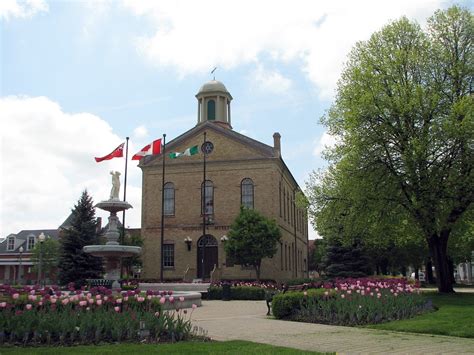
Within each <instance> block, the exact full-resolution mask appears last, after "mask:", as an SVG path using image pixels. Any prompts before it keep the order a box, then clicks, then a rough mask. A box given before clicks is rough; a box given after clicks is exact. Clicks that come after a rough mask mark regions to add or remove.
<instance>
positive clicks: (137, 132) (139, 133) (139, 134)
mask: <svg viewBox="0 0 474 355" xmlns="http://www.w3.org/2000/svg"><path fill="white" fill-rule="evenodd" d="M147 136H148V130H147V129H146V127H145V126H144V125H140V126H138V127H136V128H135V129H134V130H133V137H134V138H136V139H142V138H146V137H147Z"/></svg>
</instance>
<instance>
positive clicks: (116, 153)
mask: <svg viewBox="0 0 474 355" xmlns="http://www.w3.org/2000/svg"><path fill="white" fill-rule="evenodd" d="M124 144H125V143H122V144H120V145H119V146H118V147H117V148H115V149H114V150H113V152H112V153H110V154H107V155H106V156H103V157H100V158H94V159H95V161H96V162H97V163H100V162H101V161H104V160H110V159H113V158H121V157H123V145H124Z"/></svg>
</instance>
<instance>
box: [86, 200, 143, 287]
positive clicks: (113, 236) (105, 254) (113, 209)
mask: <svg viewBox="0 0 474 355" xmlns="http://www.w3.org/2000/svg"><path fill="white" fill-rule="evenodd" d="M96 207H97V208H100V209H102V210H104V211H108V212H110V216H109V225H108V228H107V231H106V232H105V237H106V239H107V242H106V243H105V245H88V246H85V247H84V248H83V250H84V252H86V253H88V254H91V255H93V256H97V257H101V258H103V259H104V261H105V265H104V266H105V272H106V275H105V277H104V278H105V279H108V280H113V284H112V288H114V289H115V288H120V283H119V280H120V261H121V259H122V258H126V257H131V256H135V255H139V254H140V253H141V251H142V248H140V247H135V246H128V245H120V243H119V242H118V240H119V237H120V232H119V230H118V222H119V219H118V217H117V212H120V211H125V210H128V209H129V208H132V205H130V204H129V203H128V202H126V201H120V200H118V199H115V198H113V199H110V200H107V201H102V202H99V203H98V204H97V205H96Z"/></svg>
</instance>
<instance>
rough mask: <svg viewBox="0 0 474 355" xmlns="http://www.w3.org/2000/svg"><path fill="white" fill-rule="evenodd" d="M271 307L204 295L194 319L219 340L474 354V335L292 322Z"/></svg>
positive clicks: (353, 349) (305, 347) (304, 347)
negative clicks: (206, 298)
mask: <svg viewBox="0 0 474 355" xmlns="http://www.w3.org/2000/svg"><path fill="white" fill-rule="evenodd" d="M266 312H267V307H266V305H265V302H264V301H228V302H225V301H203V302H202V307H199V308H197V309H195V310H194V313H193V315H192V320H193V324H194V325H197V326H200V327H202V328H203V329H206V330H207V331H208V335H209V336H210V337H211V338H212V339H215V340H237V339H239V340H248V341H253V342H257V343H266V344H271V345H278V346H286V347H291V348H295V349H302V350H311V351H320V352H337V353H351V354H354V353H364V354H371V353H372V354H381V353H392V354H469V353H470V354H474V339H466V338H456V337H447V336H434V335H423V334H413V333H399V332H389V331H384V330H374V329H361V328H351V327H339V326H330V325H321V324H309V323H300V322H288V321H281V320H275V319H272V318H269V317H267V316H266Z"/></svg>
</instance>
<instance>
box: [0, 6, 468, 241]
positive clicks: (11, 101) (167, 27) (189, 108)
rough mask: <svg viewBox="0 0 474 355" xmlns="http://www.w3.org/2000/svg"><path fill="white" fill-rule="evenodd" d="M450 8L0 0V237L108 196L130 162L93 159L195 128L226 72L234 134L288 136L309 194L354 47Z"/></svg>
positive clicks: (44, 224) (296, 171) (54, 220)
mask: <svg viewBox="0 0 474 355" xmlns="http://www.w3.org/2000/svg"><path fill="white" fill-rule="evenodd" d="M460 4H461V5H464V6H466V4H468V2H464V3H463V2H461V3H460ZM450 5H452V2H450V1H436V0H426V1H424V0H420V1H415V0H407V1H406V0H398V1H380V0H379V1H363V0H361V1H349V0H347V1H314V0H312V1H303V0H295V1H289V0H286V1H275V0H271V1H265V0H262V1H248V0H240V1H225V2H222V1H207V0H201V1H140V0H115V1H107V0H103V1H92V0H90V1H86V0H83V1H73V0H68V1H66V0H63V1H50V0H25V1H19V0H2V1H0V149H1V150H0V238H1V237H6V236H7V235H9V234H10V233H18V232H19V231H21V230H23V229H53V228H57V227H58V226H59V225H60V224H61V223H62V222H63V221H64V220H65V219H66V218H67V216H68V215H69V213H70V211H71V209H72V208H73V206H74V204H75V203H76V202H77V200H78V199H79V197H80V195H81V192H82V191H83V190H84V189H87V191H88V192H89V194H90V195H91V196H92V197H93V199H94V202H96V203H97V202H99V201H101V200H105V199H107V198H108V197H109V192H110V187H111V183H110V175H109V171H111V170H118V171H121V172H122V173H123V171H124V159H113V160H109V161H105V162H102V163H99V164H98V163H96V162H95V161H94V157H95V156H103V155H106V154H107V153H110V152H111V151H112V150H113V149H114V148H115V147H117V146H118V145H119V144H120V143H121V142H124V141H125V137H130V145H129V153H130V156H131V155H133V154H134V153H136V152H137V151H139V150H140V149H141V148H142V147H143V146H145V145H146V144H148V143H150V142H151V141H153V140H154V139H157V138H159V137H161V136H162V134H164V133H166V135H167V140H168V141H169V140H171V139H173V138H175V137H177V136H179V135H180V134H182V133H183V132H185V131H187V130H189V129H191V128H192V127H194V126H195V125H196V121H197V101H196V98H195V95H196V93H197V92H198V90H199V88H200V87H201V86H202V85H203V84H204V83H206V82H208V81H209V80H211V79H212V78H213V77H212V75H211V74H210V71H211V70H212V69H213V68H214V67H217V68H218V69H217V70H216V72H215V76H216V80H219V81H221V82H223V83H224V84H225V86H226V87H227V89H228V90H229V92H230V93H231V95H232V96H233V98H234V99H233V101H232V124H233V129H234V130H236V131H237V132H240V133H242V134H245V135H247V136H249V137H251V138H254V139H256V140H258V141H261V142H263V143H266V144H268V145H273V138H272V135H273V133H274V132H279V133H280V134H281V136H282V138H281V144H282V155H283V159H284V160H285V162H286V164H287V165H288V167H289V168H290V170H291V172H292V173H293V176H294V177H295V179H296V180H297V182H298V183H299V185H300V187H302V188H303V189H304V188H305V182H306V181H307V180H309V174H310V173H311V172H312V171H314V170H318V169H324V168H325V166H326V162H325V161H324V159H323V158H322V156H321V153H322V151H323V149H324V147H326V146H331V145H333V144H334V143H335V139H334V137H332V136H331V135H329V134H328V133H327V132H326V129H325V127H324V126H322V125H321V124H319V120H320V118H321V117H322V116H323V115H324V113H325V112H326V111H327V110H328V109H329V107H330V106H331V103H332V102H333V100H334V97H335V93H336V88H337V81H338V78H339V76H340V74H341V71H342V69H343V66H344V62H345V60H346V58H347V55H348V53H349V51H350V50H351V48H352V47H353V46H354V45H355V44H356V43H357V41H364V40H367V39H369V37H370V35H371V34H372V33H373V32H375V31H378V30H380V29H381V28H382V27H383V26H384V25H386V24H388V23H389V22H390V21H393V20H396V19H398V18H400V17H401V16H406V17H408V18H409V19H411V20H413V21H417V22H418V23H419V24H420V25H421V26H424V25H425V24H426V20H427V18H428V17H429V16H431V15H432V14H433V13H434V11H435V10H437V9H444V8H447V7H449V6H450ZM471 6H472V5H471ZM136 165H137V163H136V161H133V162H132V161H130V162H129V168H128V184H127V200H128V202H130V203H131V204H132V205H133V209H132V210H129V212H127V217H126V218H127V219H126V225H127V226H129V227H137V228H139V227H140V219H141V170H140V169H139V168H138V167H136ZM122 176H123V175H122ZM97 212H98V213H97V214H98V215H99V216H102V217H106V215H105V212H104V213H102V212H100V211H97ZM316 236H317V233H316V232H315V231H314V230H312V228H311V227H310V238H314V237H316Z"/></svg>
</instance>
